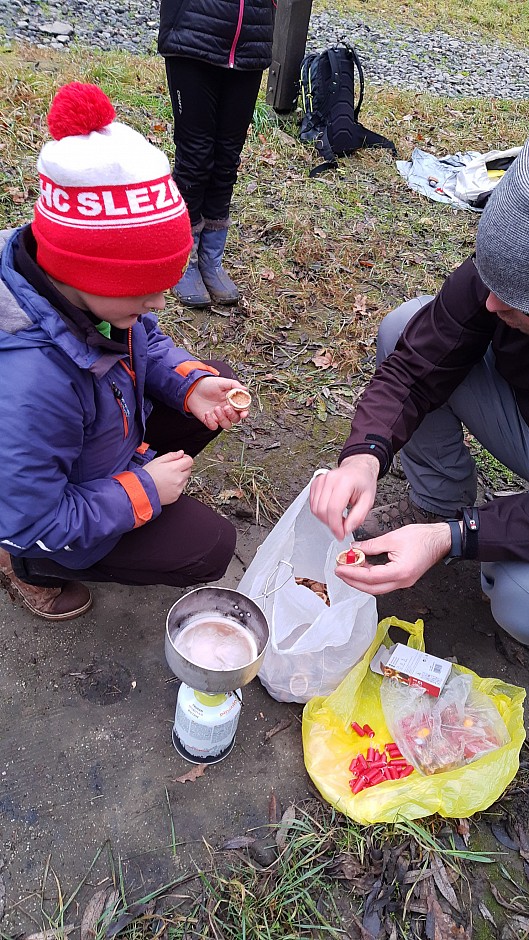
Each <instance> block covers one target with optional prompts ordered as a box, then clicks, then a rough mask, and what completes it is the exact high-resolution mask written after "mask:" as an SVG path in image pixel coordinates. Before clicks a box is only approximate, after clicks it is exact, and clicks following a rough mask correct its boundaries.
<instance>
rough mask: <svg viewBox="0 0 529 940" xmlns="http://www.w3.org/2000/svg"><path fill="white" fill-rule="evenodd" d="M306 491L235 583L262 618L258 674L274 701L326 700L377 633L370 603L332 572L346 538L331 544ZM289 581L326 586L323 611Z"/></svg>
mask: <svg viewBox="0 0 529 940" xmlns="http://www.w3.org/2000/svg"><path fill="white" fill-rule="evenodd" d="M318 472H325V471H318ZM309 493H310V484H308V486H306V487H305V489H304V490H303V492H302V493H300V494H299V496H298V497H297V498H296V499H295V500H294V502H293V503H292V505H291V506H289V508H288V509H287V511H286V512H285V514H284V515H283V516H282V518H281V519H280V520H279V522H278V523H277V525H276V526H275V527H274V528H273V529H272V531H271V532H270V534H269V535H268V537H267V538H266V539H265V541H264V542H263V544H262V545H261V546H260V547H259V548H258V550H257V553H256V556H255V558H254V559H253V561H252V563H251V564H250V566H249V568H248V570H247V571H246V574H245V575H244V576H243V578H242V580H241V582H240V584H239V590H240V591H241V592H242V593H243V594H246V595H247V596H248V597H251V598H253V599H254V600H255V601H256V603H258V604H259V606H260V607H261V609H262V610H263V612H264V613H265V615H266V617H267V619H268V623H269V626H270V644H269V647H268V650H267V652H266V654H265V657H264V660H263V664H262V666H261V669H260V671H259V673H258V675H259V678H260V680H261V682H262V683H263V685H264V687H265V689H266V690H267V691H268V692H269V693H270V695H272V696H273V698H275V699H277V700H278V701H279V702H308V701H309V699H311V698H312V697H313V696H315V695H329V693H330V692H332V691H333V690H334V689H335V688H336V687H337V686H338V685H339V683H340V682H341V681H342V679H343V678H344V677H345V676H346V675H347V673H348V672H349V671H350V670H351V668H352V667H353V666H354V665H355V663H357V662H358V661H359V659H361V658H362V656H363V655H364V653H365V651H366V649H367V648H368V647H369V646H370V644H371V643H372V641H373V637H374V636H375V632H376V629H377V608H376V601H375V598H374V597H372V596H371V595H370V594H363V593H362V592H360V591H357V590H355V589H354V588H351V587H349V586H348V585H347V584H345V583H344V582H343V581H341V580H340V579H339V578H337V577H336V575H335V574H334V569H335V567H336V556H337V555H338V553H339V552H340V551H343V550H344V549H347V548H349V544H350V539H347V540H346V541H345V542H338V541H336V540H335V539H333V536H332V533H331V531H330V530H329V529H328V528H327V526H326V525H324V524H323V523H322V522H320V521H319V519H316V517H315V516H313V514H312V513H311V511H310V505H309ZM295 578H310V579H312V580H314V581H322V582H324V583H325V584H327V593H328V595H329V601H330V606H329V607H328V606H327V605H326V603H325V602H324V601H323V600H321V599H320V598H319V597H318V596H317V594H315V593H314V592H313V591H310V590H309V589H308V588H306V587H304V586H302V585H299V584H296V582H295Z"/></svg>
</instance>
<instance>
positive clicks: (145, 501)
mask: <svg viewBox="0 0 529 940" xmlns="http://www.w3.org/2000/svg"><path fill="white" fill-rule="evenodd" d="M114 480H117V481H118V483H121V485H122V487H123V489H124V490H125V492H126V494H127V496H128V497H129V499H130V501H131V503H132V511H133V512H134V528H135V529H137V528H139V526H141V525H145V523H146V522H149V520H150V519H152V514H153V508H152V506H151V504H150V501H149V497H148V496H147V493H146V492H145V490H144V489H143V486H142V483H141V480H139V479H138V477H137V476H136V474H135V473H132V471H131V470H125V471H124V472H123V473H116V475H115V476H114Z"/></svg>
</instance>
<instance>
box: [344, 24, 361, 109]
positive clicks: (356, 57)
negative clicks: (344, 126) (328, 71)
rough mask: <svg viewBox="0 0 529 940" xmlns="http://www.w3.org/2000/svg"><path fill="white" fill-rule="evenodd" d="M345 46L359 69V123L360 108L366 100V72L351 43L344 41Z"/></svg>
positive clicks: (357, 106)
mask: <svg viewBox="0 0 529 940" xmlns="http://www.w3.org/2000/svg"><path fill="white" fill-rule="evenodd" d="M343 45H344V46H345V48H346V49H347V52H348V54H349V56H350V58H351V59H352V60H353V62H354V64H355V65H356V67H357V69H358V84H359V93H358V104H357V105H355V110H354V115H355V121H358V115H359V114H360V108H361V107H362V101H363V100H364V84H365V82H364V70H363V68H362V65H361V63H360V59H359V58H358V56H357V54H356V52H355V50H354V49H353V47H352V46H350V45H349V43H348V42H345V41H343Z"/></svg>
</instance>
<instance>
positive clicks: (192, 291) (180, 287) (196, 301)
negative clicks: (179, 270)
mask: <svg viewBox="0 0 529 940" xmlns="http://www.w3.org/2000/svg"><path fill="white" fill-rule="evenodd" d="M199 241H200V234H199V233H197V234H195V233H194V234H193V247H192V249H191V255H190V258H189V264H188V266H187V268H186V270H185V273H184V274H183V275H182V277H181V278H180V280H179V281H178V284H175V286H174V287H172V288H171V291H172V293H173V294H174V295H175V297H176V298H177V300H179V301H180V303H181V304H184V305H185V306H186V307H209V306H210V304H211V297H210V295H209V293H208V290H207V287H206V285H205V284H204V281H203V280H202V276H201V274H200V271H199V269H198V245H199Z"/></svg>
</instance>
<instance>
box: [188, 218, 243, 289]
mask: <svg viewBox="0 0 529 940" xmlns="http://www.w3.org/2000/svg"><path fill="white" fill-rule="evenodd" d="M227 235H228V229H227V228H221V229H215V228H208V227H207V222H206V224H205V226H204V228H203V229H202V233H201V235H200V243H199V246H198V267H199V271H200V273H201V275H202V280H203V281H204V284H205V285H206V287H207V289H208V291H209V293H210V296H211V299H212V300H214V301H215V303H218V304H236V303H237V301H238V300H239V291H238V290H237V287H236V286H235V284H234V283H233V281H232V280H231V278H230V277H229V275H228V273H227V272H226V271H225V270H224V268H223V267H222V256H223V254H224V246H225V245H226V238H227Z"/></svg>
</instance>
